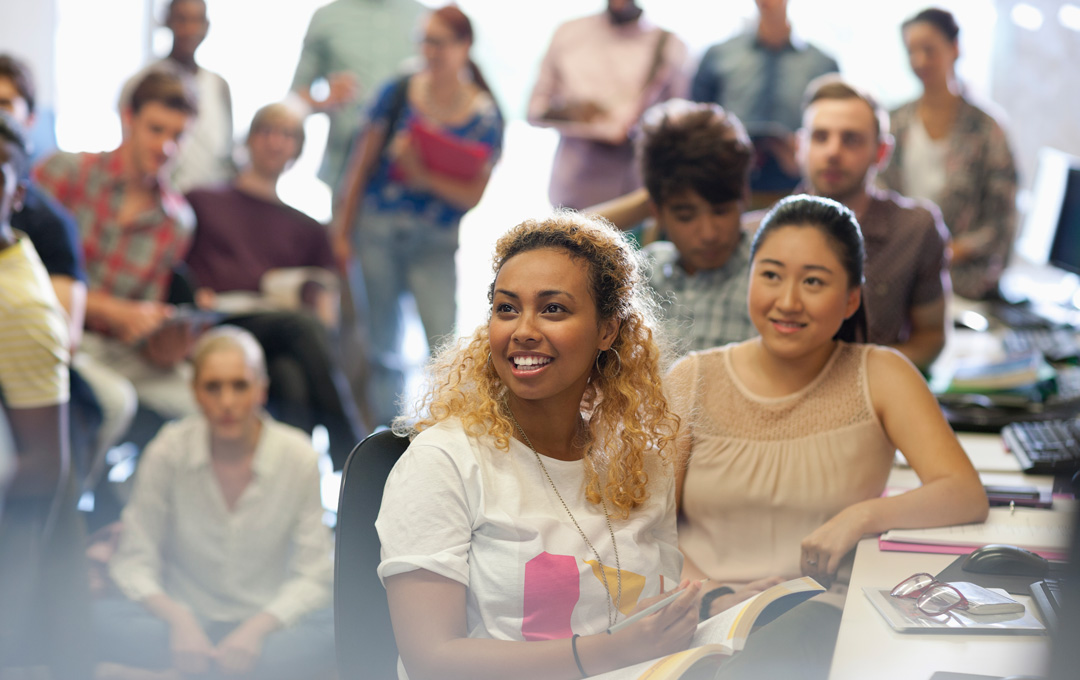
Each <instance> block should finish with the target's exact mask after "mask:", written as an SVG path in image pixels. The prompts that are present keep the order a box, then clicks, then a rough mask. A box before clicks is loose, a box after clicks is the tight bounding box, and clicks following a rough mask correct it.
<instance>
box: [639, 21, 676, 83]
mask: <svg viewBox="0 0 1080 680" xmlns="http://www.w3.org/2000/svg"><path fill="white" fill-rule="evenodd" d="M670 37H671V31H660V37H659V38H658V39H657V41H656V48H655V49H654V50H653V56H652V63H650V64H649V75H648V77H646V78H645V89H649V87H650V86H651V85H652V84H653V81H654V80H656V76H657V74H658V73H660V67H661V66H663V65H664V48H665V47H667V43H668V38H670Z"/></svg>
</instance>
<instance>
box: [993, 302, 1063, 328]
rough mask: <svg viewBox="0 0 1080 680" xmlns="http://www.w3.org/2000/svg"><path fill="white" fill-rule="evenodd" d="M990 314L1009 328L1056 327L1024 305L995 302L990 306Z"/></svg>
mask: <svg viewBox="0 0 1080 680" xmlns="http://www.w3.org/2000/svg"><path fill="white" fill-rule="evenodd" d="M990 313H991V314H993V315H994V317H996V318H997V320H998V321H1000V322H1001V323H1003V324H1005V325H1006V326H1008V327H1009V328H1054V327H1055V326H1056V325H1057V324H1055V323H1054V322H1052V321H1050V320H1049V319H1047V318H1046V317H1045V316H1043V315H1042V314H1039V313H1038V312H1036V311H1035V310H1033V309H1032V308H1031V307H1030V306H1028V305H1026V304H1019V305H1014V304H1010V303H1008V302H995V303H993V304H992V305H991V306H990Z"/></svg>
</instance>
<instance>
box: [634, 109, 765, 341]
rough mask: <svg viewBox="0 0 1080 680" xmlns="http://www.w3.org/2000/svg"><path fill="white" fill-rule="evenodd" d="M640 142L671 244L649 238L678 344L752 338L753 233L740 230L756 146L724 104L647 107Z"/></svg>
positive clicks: (657, 286) (656, 285)
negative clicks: (749, 288)
mask: <svg viewBox="0 0 1080 680" xmlns="http://www.w3.org/2000/svg"><path fill="white" fill-rule="evenodd" d="M642 132H643V136H642V139H641V140H640V142H639V153H640V156H641V174H642V177H644V180H645V187H646V188H647V190H648V192H649V206H650V208H651V210H652V213H653V215H654V216H655V217H656V220H657V224H658V226H659V227H660V229H661V231H662V232H663V233H664V234H665V235H666V238H667V239H668V240H667V241H659V242H656V243H651V244H649V245H648V246H646V248H645V252H646V253H647V254H648V255H649V258H650V259H651V260H652V273H651V276H650V278H649V283H650V285H651V286H652V287H653V290H655V291H656V292H657V293H658V294H659V295H660V296H661V297H662V298H663V299H664V316H665V319H666V322H667V324H666V325H667V328H668V330H669V332H671V333H672V335H673V336H674V337H676V338H678V340H680V341H681V343H682V345H683V346H682V347H680V348H679V349H680V350H683V351H687V350H699V349H707V348H709V347H716V346H719V345H723V344H726V343H729V342H738V341H740V340H746V339H747V338H750V337H752V336H754V335H755V334H756V333H755V331H754V326H753V324H751V323H750V315H749V314H748V313H747V310H746V282H747V276H746V272H747V270H748V268H749V266H750V257H749V252H750V235H749V234H747V233H745V232H744V231H743V229H742V228H741V219H742V212H743V208H744V206H745V199H746V192H747V178H748V173H749V171H750V161H751V158H752V156H753V146H752V145H751V143H750V138H749V137H747V135H746V130H745V129H743V126H742V124H741V123H740V122H739V119H738V118H736V117H735V116H733V115H731V114H730V113H727V112H725V111H724V110H723V109H722V108H720V107H719V106H717V105H716V104H694V103H691V102H687V101H684V100H672V101H670V102H666V103H664V104H659V105H657V106H654V107H653V108H651V109H649V111H647V112H646V113H645V116H644V119H643V124H642Z"/></svg>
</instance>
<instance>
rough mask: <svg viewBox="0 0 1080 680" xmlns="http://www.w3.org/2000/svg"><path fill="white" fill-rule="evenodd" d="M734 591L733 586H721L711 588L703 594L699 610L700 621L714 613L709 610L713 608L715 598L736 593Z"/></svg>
mask: <svg viewBox="0 0 1080 680" xmlns="http://www.w3.org/2000/svg"><path fill="white" fill-rule="evenodd" d="M734 592H735V591H734V590H733V589H731V588H729V587H727V586H720V587H719V588H715V589H713V590H710V591H709V592H707V593H705V594H704V595H702V596H701V608H700V609H699V610H698V620H699V621H704V620H705V619H707V618H709V617H710V616H711V615H712V614H711V613H710V611H709V610H710V609H711V608H712V603H713V600H715V599H716V598H718V597H723V596H724V595H729V594H731V593H734Z"/></svg>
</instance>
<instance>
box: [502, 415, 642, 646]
mask: <svg viewBox="0 0 1080 680" xmlns="http://www.w3.org/2000/svg"><path fill="white" fill-rule="evenodd" d="M506 411H507V413H509V414H510V421H511V422H512V423H514V427H516V428H517V431H518V432H520V433H521V438H522V439H524V440H525V445H526V446H528V447H529V449H531V450H532V452H533V455H534V456H536V462H537V463H538V464H539V465H540V469H541V470H542V471H543V472H544V476H545V477H547V480H548V484H550V485H551V490H552V491H554V492H555V496H556V497H557V498H558V499H559V502H560V503H562V506H563V510H566V514H567V515H569V516H570V521H571V522H573V523H574V528H575V529H577V530H578V533H579V534H581V540H583V541H585V545H587V546H589V550H591V551H592V553H593V555H595V556H596V562H597V564H599V565H600V578H601V579H602V580H603V582H604V590H605V591H606V592H607V597H605V598H604V603H605V604H607V614H608V628H611V627H612V626H614V625H615V622H616V621H617V620H618V618H619V606H620V605H622V565H620V563H619V546H617V545H616V544H615V530H614V529H612V528H611V516H610V515H609V514H608V510H607V502H606V501H605V500H604V496H603V495H601V496H600V504H601V506H602V507H603V508H604V520H605V521H606V522H607V528H608V534H609V535H610V536H611V548H612V550H614V551H615V579H616V584H617V585H616V590H617V591H618V593H617V595H616V596H615V607H614V611H613V610H612V606H611V587H610V586H609V585H608V580H607V569H605V568H604V561H603V560H601V559H600V553H599V552H598V551H597V550H596V548H595V547H593V544H592V541H590V540H589V537H588V536H586V535H585V532H584V531H582V530H581V525H579V524H578V522H577V519H575V518H574V513H572V512H570V506H569V505H567V504H566V501H564V500H563V497H562V494H561V493H559V488H558V487H557V486H555V481H554V480H553V479H551V474H550V473H548V469H547V466H546V465H544V459H543V458H541V457H540V454H539V453H538V452H537V450H536V447H535V446H533V445H532V442H531V441H530V440H529V435H527V434H525V430H524V428H522V427H521V424H520V423H518V421H517V418H515V417H514V412H513V411H512V410H511V409H510V406H509V405H507V407H506Z"/></svg>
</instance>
